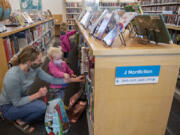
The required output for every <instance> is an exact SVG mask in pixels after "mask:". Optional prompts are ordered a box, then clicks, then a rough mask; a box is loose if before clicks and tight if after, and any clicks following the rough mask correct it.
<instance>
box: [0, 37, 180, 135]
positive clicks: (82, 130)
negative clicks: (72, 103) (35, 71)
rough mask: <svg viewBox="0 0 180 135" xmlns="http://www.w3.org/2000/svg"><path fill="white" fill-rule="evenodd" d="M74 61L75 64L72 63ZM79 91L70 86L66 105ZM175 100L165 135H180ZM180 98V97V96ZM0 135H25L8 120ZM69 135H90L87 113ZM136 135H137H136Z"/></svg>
mask: <svg viewBox="0 0 180 135" xmlns="http://www.w3.org/2000/svg"><path fill="white" fill-rule="evenodd" d="M54 44H55V45H57V46H58V45H59V42H58V40H56V42H55V43H54ZM73 50H74V52H73V53H72V54H70V56H69V57H71V59H70V61H69V63H70V67H71V68H72V69H73V70H74V71H76V74H78V71H77V68H76V66H75V64H74V63H76V61H75V60H76V57H74V56H75V55H74V53H76V50H75V49H73ZM72 61H73V62H72ZM78 89H79V84H77V83H76V84H75V83H74V84H70V86H69V87H68V88H67V90H66V97H65V99H66V100H65V103H66V104H67V103H68V99H69V97H71V96H72V95H73V94H74V93H76V92H77V91H78ZM177 89H180V80H178V83H177ZM175 97H176V98H174V99H173V103H172V108H171V112H170V116H169V121H168V124H167V130H166V133H165V135H180V128H179V127H180V98H178V96H175ZM179 97H180V96H179ZM34 126H35V128H36V131H35V132H34V133H33V134H32V135H44V133H45V129H44V125H43V123H35V124H34ZM0 135H24V134H23V133H22V132H21V131H19V130H18V129H17V128H15V127H14V126H13V124H12V123H11V122H9V121H7V120H4V121H3V120H0ZM67 135H89V134H88V125H87V121H86V113H83V115H82V117H81V118H80V120H79V121H78V122H77V123H76V124H72V125H71V128H70V131H69V132H68V134H67ZM134 135H136V134H134Z"/></svg>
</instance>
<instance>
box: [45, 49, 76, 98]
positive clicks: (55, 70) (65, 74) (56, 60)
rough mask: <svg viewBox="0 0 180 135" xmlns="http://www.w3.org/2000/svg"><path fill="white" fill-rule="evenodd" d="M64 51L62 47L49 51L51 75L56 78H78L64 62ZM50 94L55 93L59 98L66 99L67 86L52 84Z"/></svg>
mask: <svg viewBox="0 0 180 135" xmlns="http://www.w3.org/2000/svg"><path fill="white" fill-rule="evenodd" d="M62 54H63V53H62V50H61V48H60V47H58V48H57V47H50V48H49V50H48V56H49V58H50V62H49V63H48V69H49V73H50V74H51V75H53V76H54V77H56V78H66V79H67V78H70V77H76V75H74V72H73V71H72V70H71V69H70V67H69V66H68V65H67V64H66V62H64V61H63V60H62ZM49 87H50V89H49V92H50V93H54V94H55V95H57V97H60V98H61V99H63V98H64V88H65V87H66V85H61V84H59V85H54V84H50V86H49Z"/></svg>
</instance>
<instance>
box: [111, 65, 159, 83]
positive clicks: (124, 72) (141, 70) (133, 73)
mask: <svg viewBox="0 0 180 135" xmlns="http://www.w3.org/2000/svg"><path fill="white" fill-rule="evenodd" d="M159 73H160V65H155V66H129V67H116V80H115V85H125V84H149V83H158V81H159Z"/></svg>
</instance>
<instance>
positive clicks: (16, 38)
mask: <svg viewBox="0 0 180 135" xmlns="http://www.w3.org/2000/svg"><path fill="white" fill-rule="evenodd" d="M52 24H53V23H52V22H47V23H45V24H42V25H39V26H36V27H34V28H31V29H27V30H25V31H21V32H18V33H16V34H13V35H10V36H8V37H5V38H4V39H3V42H4V48H5V52H6V58H7V62H9V60H10V59H11V58H12V57H13V56H14V55H15V54H17V53H18V52H19V50H20V49H22V48H24V47H25V46H26V45H35V46H38V47H39V48H40V49H41V50H44V49H46V45H47V44H48V42H49V41H50V39H52V36H53V29H52V27H50V26H51V25H52ZM47 26H48V30H47Z"/></svg>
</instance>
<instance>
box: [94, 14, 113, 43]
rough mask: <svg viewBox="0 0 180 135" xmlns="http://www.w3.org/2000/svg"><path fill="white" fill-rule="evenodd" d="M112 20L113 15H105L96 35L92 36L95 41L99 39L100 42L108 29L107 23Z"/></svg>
mask: <svg viewBox="0 0 180 135" xmlns="http://www.w3.org/2000/svg"><path fill="white" fill-rule="evenodd" d="M112 18H113V13H107V14H106V15H105V16H104V19H103V21H102V23H101V24H100V27H99V29H98V31H97V33H95V34H94V36H95V37H96V38H97V39H100V40H101V39H102V37H103V34H104V32H105V30H106V28H107V27H108V24H109V22H110V21H111V19H112Z"/></svg>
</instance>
